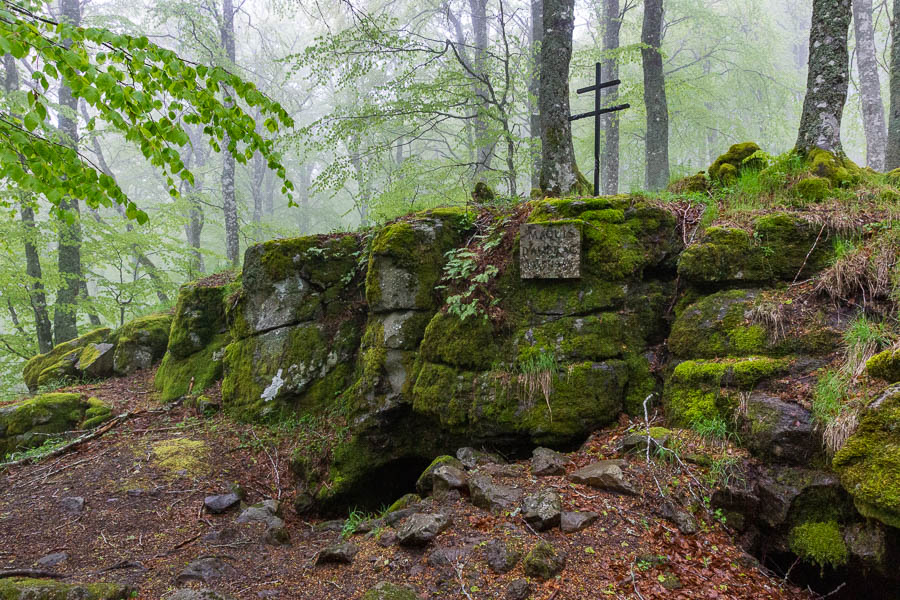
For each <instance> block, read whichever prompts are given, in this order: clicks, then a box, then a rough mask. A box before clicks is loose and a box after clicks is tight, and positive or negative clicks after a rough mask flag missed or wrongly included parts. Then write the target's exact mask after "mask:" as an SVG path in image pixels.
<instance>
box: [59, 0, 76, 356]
mask: <svg viewBox="0 0 900 600" xmlns="http://www.w3.org/2000/svg"><path fill="white" fill-rule="evenodd" d="M59 9H60V19H61V20H63V21H66V22H68V23H70V24H72V25H75V26H78V25H80V24H81V5H80V3H79V0H59ZM64 43H65V44H66V45H71V41H68V40H67V41H66V42H64ZM59 103H60V105H61V106H63V107H65V108H68V109H69V111H67V112H62V111H60V113H59V129H60V132H61V133H62V134H63V137H64V138H65V139H64V143H66V144H68V145H70V146H71V147H72V148H76V149H77V148H78V121H77V120H76V119H77V118H78V117H77V116H76V115H77V113H78V100H77V99H76V98H75V97H74V96H72V91H71V90H70V89H69V88H68V87H66V86H65V85H60V87H59ZM59 207H60V208H61V209H62V210H65V211H67V212H68V214H69V215H70V217H69V218H67V219H60V221H59V224H58V227H59V249H58V253H57V260H58V269H59V276H60V280H61V282H60V287H59V290H58V291H57V292H56V304H55V305H54V308H53V330H54V337H55V342H56V343H57V344H59V343H61V342H65V341H68V340H71V339H72V338H75V337H78V311H77V306H76V305H77V301H78V294H79V292H80V291H81V224H80V223H79V222H78V219H79V207H78V199H77V198H64V199H63V200H61V201H60V203H59Z"/></svg>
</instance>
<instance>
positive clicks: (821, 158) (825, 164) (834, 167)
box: [806, 148, 863, 187]
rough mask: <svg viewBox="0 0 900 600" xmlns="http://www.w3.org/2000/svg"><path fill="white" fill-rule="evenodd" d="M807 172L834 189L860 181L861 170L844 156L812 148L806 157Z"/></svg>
mask: <svg viewBox="0 0 900 600" xmlns="http://www.w3.org/2000/svg"><path fill="white" fill-rule="evenodd" d="M806 162H807V164H808V165H809V170H810V173H811V174H812V175H814V176H815V177H822V178H824V179H827V180H828V181H829V182H831V185H832V186H834V187H843V186H846V185H849V184H851V183H856V182H858V181H859V180H860V178H861V177H862V174H863V170H862V169H860V168H859V166H858V165H857V164H856V163H854V162H853V161H852V160H850V159H849V158H847V157H846V156H839V155H836V154H834V153H833V152H828V151H827V150H822V149H819V148H814V149H812V150H810V152H809V154H807V155H806Z"/></svg>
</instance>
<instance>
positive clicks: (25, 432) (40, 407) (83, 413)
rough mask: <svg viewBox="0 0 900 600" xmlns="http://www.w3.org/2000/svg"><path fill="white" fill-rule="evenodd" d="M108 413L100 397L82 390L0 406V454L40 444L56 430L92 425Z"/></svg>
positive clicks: (52, 394) (108, 410)
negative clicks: (88, 395) (87, 395)
mask: <svg viewBox="0 0 900 600" xmlns="http://www.w3.org/2000/svg"><path fill="white" fill-rule="evenodd" d="M111 416H112V411H111V410H110V408H109V407H108V406H107V405H106V404H104V403H103V402H102V401H100V400H98V399H96V398H90V399H88V400H85V399H84V397H83V396H82V395H81V394H66V393H51V394H42V395H40V396H35V397H33V398H28V399H25V400H21V401H19V402H15V403H13V404H7V405H5V406H0V457H3V456H4V455H6V454H8V453H10V452H15V451H19V450H27V449H28V448H34V447H37V446H40V445H42V444H43V443H44V442H45V441H47V440H48V439H50V438H52V437H57V434H62V433H65V432H68V431H74V430H80V429H91V428H93V427H96V426H97V425H100V424H101V423H103V422H104V421H106V420H107V419H109V418H110V417H111Z"/></svg>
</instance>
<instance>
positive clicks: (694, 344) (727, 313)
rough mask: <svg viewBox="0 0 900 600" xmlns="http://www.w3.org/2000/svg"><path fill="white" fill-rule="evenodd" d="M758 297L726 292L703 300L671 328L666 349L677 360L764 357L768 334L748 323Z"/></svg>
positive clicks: (681, 316)
mask: <svg viewBox="0 0 900 600" xmlns="http://www.w3.org/2000/svg"><path fill="white" fill-rule="evenodd" d="M756 295H757V293H756V292H754V291H747V290H728V291H723V292H718V293H716V294H712V295H710V296H705V297H703V298H701V299H700V300H699V301H697V302H695V303H694V304H692V305H691V306H690V307H689V308H687V309H685V310H684V311H683V312H682V313H681V315H679V317H678V318H677V319H676V320H675V323H674V324H673V325H672V331H671V334H670V335H669V349H670V350H671V351H672V352H673V353H674V354H675V355H676V356H679V357H693V358H717V357H726V356H748V355H762V354H767V334H766V330H765V329H764V328H763V327H762V325H755V324H752V323H751V322H750V314H749V311H750V309H751V308H752V305H753V302H754V300H755V299H756Z"/></svg>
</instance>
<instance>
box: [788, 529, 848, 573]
mask: <svg viewBox="0 0 900 600" xmlns="http://www.w3.org/2000/svg"><path fill="white" fill-rule="evenodd" d="M790 547H791V551H792V552H793V553H794V554H796V555H797V556H799V557H800V558H802V559H803V560H804V561H806V562H807V563H809V564H813V565H817V566H818V567H819V568H820V569H823V570H824V569H825V567H831V568H835V567H841V566H843V565H845V564H847V559H848V557H849V553H848V551H847V545H846V544H845V543H844V536H843V535H842V533H841V528H840V527H839V526H838V524H837V523H836V522H834V521H829V522H827V523H803V524H802V525H797V526H796V527H794V528H793V529H792V530H791V533H790Z"/></svg>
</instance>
